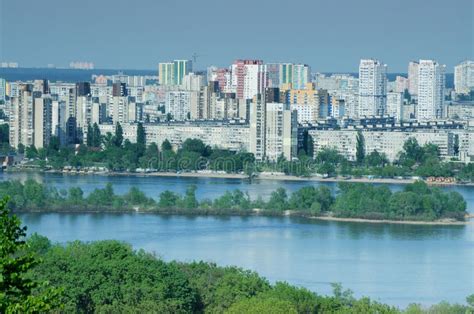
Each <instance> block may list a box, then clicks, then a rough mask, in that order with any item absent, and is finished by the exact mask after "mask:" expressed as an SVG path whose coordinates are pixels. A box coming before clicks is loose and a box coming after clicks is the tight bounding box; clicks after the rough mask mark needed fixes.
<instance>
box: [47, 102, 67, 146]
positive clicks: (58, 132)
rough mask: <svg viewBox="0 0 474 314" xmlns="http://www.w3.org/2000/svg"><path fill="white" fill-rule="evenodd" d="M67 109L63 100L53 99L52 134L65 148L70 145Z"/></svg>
mask: <svg viewBox="0 0 474 314" xmlns="http://www.w3.org/2000/svg"><path fill="white" fill-rule="evenodd" d="M67 119H68V115H67V107H66V102H65V101H63V100H58V99H53V101H52V104H51V132H52V135H53V136H56V137H57V138H58V140H59V144H60V145H62V146H64V145H66V144H67V143H68V139H67V136H66V130H67Z"/></svg>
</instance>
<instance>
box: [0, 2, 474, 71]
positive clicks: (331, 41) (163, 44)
mask: <svg viewBox="0 0 474 314" xmlns="http://www.w3.org/2000/svg"><path fill="white" fill-rule="evenodd" d="M342 2H344V1H338V2H337V3H323V2H320V1H317V2H314V3H313V2H309V1H297V2H296V3H295V2H292V3H291V4H280V3H274V2H268V1H265V2H263V3H252V5H250V3H249V2H245V1H244V3H239V6H235V7H232V8H231V9H227V10H224V9H223V8H222V5H220V4H219V3H218V2H215V1H205V2H204V3H203V2H199V3H194V2H184V3H183V2H180V4H179V6H178V5H177V4H175V3H172V2H167V3H160V4H156V3H152V2H149V1H144V0H142V1H139V2H135V3H134V5H133V6H132V5H129V4H126V3H125V2H117V1H115V2H114V3H113V6H112V4H111V3H104V2H101V3H94V2H92V1H82V2H80V3H76V4H69V3H68V4H66V3H62V2H60V1H56V0H50V1H47V3H46V5H45V3H41V4H39V3H36V2H32V1H31V2H29V3H28V4H26V5H25V2H22V3H21V4H18V3H15V2H5V1H2V2H1V3H0V16H1V17H2V18H1V24H0V34H1V35H2V36H1V37H0V60H2V61H13V62H18V63H19V64H20V66H22V67H45V66H47V65H48V64H55V65H56V66H60V67H65V66H67V65H68V64H69V63H70V62H71V61H76V60H83V61H89V62H94V63H95V67H96V68H103V69H108V68H111V69H112V68H113V69H121V68H122V69H156V67H157V65H158V63H159V62H163V61H166V60H169V59H173V58H180V59H192V56H193V54H194V53H197V54H198V57H197V64H196V68H197V69H199V70H203V69H205V68H206V67H207V66H210V65H217V66H223V65H226V64H228V63H230V62H232V61H233V60H235V59H239V58H240V59H245V58H258V59H263V60H264V61H265V62H266V63H269V62H294V63H307V64H309V65H310V66H311V67H312V69H313V70H314V72H357V64H358V60H359V59H361V58H376V59H378V60H381V61H382V62H384V63H385V64H387V65H388V72H391V73H396V72H402V73H406V71H407V67H408V62H409V61H411V60H418V59H434V60H437V61H438V62H440V63H441V64H446V65H447V69H448V71H447V72H452V71H453V70H452V69H453V67H454V65H455V64H458V63H459V62H461V61H463V60H465V59H472V56H473V51H474V49H473V41H472V38H473V34H472V10H469V9H466V8H468V7H469V6H471V7H472V2H471V1H468V0H466V1H464V0H463V1H460V3H458V5H456V6H452V5H451V6H450V5H449V4H448V3H444V2H443V1H433V2H431V3H430V7H429V10H426V8H425V3H422V2H418V1H415V3H411V2H409V1H401V2H398V3H396V4H390V3H384V4H380V3H379V2H375V1H372V0H370V1H364V3H365V5H362V4H360V3H357V5H355V4H353V3H351V2H344V3H342ZM371 3H372V4H373V5H371ZM25 7H28V8H29V9H28V10H25V9H24V8H25ZM52 8H54V10H52ZM66 8H67V11H66ZM182 8H183V9H184V10H181V9H182ZM302 8H303V9H304V10H302ZM160 12H171V13H173V12H174V13H179V14H180V18H179V19H178V21H179V22H177V20H176V15H175V14H160ZM262 12H264V13H266V14H262ZM286 12H296V13H298V14H291V15H290V14H287V15H283V14H284V13H286ZM420 12H424V13H425V14H419V13H420ZM65 13H67V14H65ZM394 16H400V17H402V18H400V19H397V20H394V19H393V17H394ZM45 17H47V18H45ZM282 19H285V23H282ZM242 20H245V21H246V23H241V21H242ZM439 21H445V22H444V23H439ZM414 22H416V23H414ZM114 23H115V24H116V25H115V24H114ZM38 25H40V26H42V28H43V31H44V32H45V33H46V34H47V36H39V35H38V34H37V33H36V32H33V31H31V30H32V29H33V28H34V27H38ZM58 25H61V27H57V26H58ZM255 30H259V31H257V32H255ZM321 30H324V31H321ZM295 35H298V36H295ZM54 38H56V39H58V38H60V39H61V45H56V44H54V40H53V39H54ZM459 38H466V40H459ZM470 38H471V40H469V39H470ZM48 39H51V42H48ZM440 41H441V42H442V43H443V44H442V45H440ZM45 43H47V44H45ZM87 43H91V44H90V46H88V45H87ZM31 47H34V54H32V51H31ZM321 47H323V49H321ZM347 47H350V49H348V48H347ZM453 47H456V49H452V48H453ZM33 56H34V57H33Z"/></svg>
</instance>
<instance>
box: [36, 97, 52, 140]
mask: <svg viewBox="0 0 474 314" xmlns="http://www.w3.org/2000/svg"><path fill="white" fill-rule="evenodd" d="M33 102H34V105H33V116H34V123H33V126H34V128H33V130H34V131H33V134H34V145H35V147H36V148H44V147H47V146H48V145H49V142H50V140H51V133H52V100H51V98H49V97H44V96H43V97H37V98H34V99H33Z"/></svg>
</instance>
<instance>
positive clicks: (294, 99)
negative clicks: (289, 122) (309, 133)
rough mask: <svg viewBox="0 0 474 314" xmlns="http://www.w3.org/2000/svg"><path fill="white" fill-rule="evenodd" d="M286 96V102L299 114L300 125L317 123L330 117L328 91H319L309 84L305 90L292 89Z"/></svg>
mask: <svg viewBox="0 0 474 314" xmlns="http://www.w3.org/2000/svg"><path fill="white" fill-rule="evenodd" d="M284 94H285V96H286V99H285V102H286V103H288V104H289V105H290V108H291V109H292V110H296V112H297V116H298V123H316V121H317V120H319V119H321V118H325V117H327V116H328V111H329V105H330V104H329V95H328V92H327V91H326V90H324V89H319V90H317V89H316V88H315V87H314V85H313V84H312V83H308V84H306V88H305V89H290V90H288V91H285V92H284Z"/></svg>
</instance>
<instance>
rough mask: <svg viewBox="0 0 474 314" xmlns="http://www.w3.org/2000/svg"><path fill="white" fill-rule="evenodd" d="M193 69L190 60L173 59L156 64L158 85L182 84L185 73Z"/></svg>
mask: <svg viewBox="0 0 474 314" xmlns="http://www.w3.org/2000/svg"><path fill="white" fill-rule="evenodd" d="M192 71H193V63H192V61H191V60H174V61H173V62H162V63H159V64H158V80H159V83H160V85H163V86H173V85H181V84H183V78H184V76H185V75H187V74H189V73H191V72H192Z"/></svg>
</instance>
